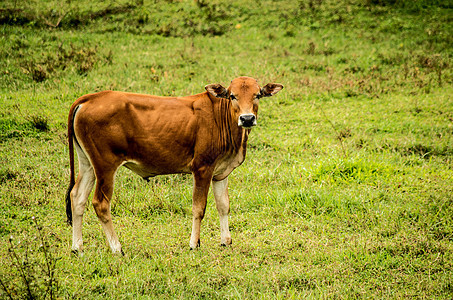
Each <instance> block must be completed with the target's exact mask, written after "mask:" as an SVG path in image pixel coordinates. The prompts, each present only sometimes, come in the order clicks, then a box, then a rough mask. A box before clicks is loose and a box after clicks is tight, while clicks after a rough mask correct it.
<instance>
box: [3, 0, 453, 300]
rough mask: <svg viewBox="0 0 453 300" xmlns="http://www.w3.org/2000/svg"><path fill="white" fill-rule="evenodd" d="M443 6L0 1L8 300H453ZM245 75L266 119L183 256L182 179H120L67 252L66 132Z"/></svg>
mask: <svg viewBox="0 0 453 300" xmlns="http://www.w3.org/2000/svg"><path fill="white" fill-rule="evenodd" d="M452 9H453V5H452V4H451V1H436V0H426V1H391V0H348V1H333V0H311V1H296V0H287V1H267V0H260V1H251V0H243V1H242V0H241V1H239V0H232V1H224V0H213V1H205V0H195V1H191V0H179V1H175V0H173V1H172V0H167V1H163V0H156V1H148V0H142V1H140V0H139V1H126V0H117V1H113V0H112V1H105V2H101V1H99V2H98V1H87V0H83V1H64V2H62V1H49V0H48V1H38V0H35V1H13V0H7V1H2V3H1V4H0V150H1V151H0V201H1V202H0V203H1V209H0V255H1V257H2V259H1V261H0V287H1V288H0V298H2V299H22V298H24V299H41V298H50V299H56V298H71V299H109V298H111V299H125V298H131V299H142V298H172V299H173V298H222V299H223V298H232V299H254V298H263V299H274V298H277V299H287V298H294V299H298V298H315V299H318V298H321V299H331V298H337V299H354V298H397V299H399V298H420V299H425V298H427V299H451V298H453V279H452V278H453V97H452V95H453V87H452V82H453V71H452V70H453V68H452V56H453V47H452V46H453V35H452V32H453V20H452V15H453V14H452V13H453V10H452ZM241 75H248V76H252V77H255V78H257V79H258V81H259V82H260V84H261V85H264V84H266V83H267V82H279V83H282V84H283V85H284V86H285V89H284V90H283V91H281V92H280V93H279V94H278V95H275V96H274V97H272V98H266V99H263V100H262V101H261V103H260V113H259V119H258V126H257V127H256V128H254V129H253V130H252V133H251V135H250V140H249V147H248V153H247V158H246V161H245V162H244V164H243V165H242V166H240V167H239V168H237V169H236V170H235V171H234V172H233V173H232V174H231V176H230V177H229V179H230V189H229V191H230V198H231V213H230V230H231V233H232V238H233V245H232V246H231V247H220V230H219V220H218V215H217V211H216V209H215V205H214V201H213V196H212V194H210V196H209V198H208V208H207V214H206V216H205V219H204V220H203V223H202V232H201V235H202V236H201V248H200V249H198V250H196V251H190V250H189V236H190V230H191V192H192V178H191V176H186V175H184V176H183V175H174V176H164V177H156V178H154V179H152V180H151V181H150V182H149V183H147V182H145V181H144V180H142V179H141V178H139V177H138V176H136V175H134V174H133V173H131V172H130V171H128V170H126V169H120V172H118V174H117V177H116V185H115V192H114V196H113V200H112V214H113V216H114V225H115V228H116V230H117V233H118V235H119V237H120V241H121V242H122V244H123V250H124V251H125V254H126V255H125V256H115V255H112V254H111V252H110V250H109V247H108V245H107V242H106V239H105V236H104V234H103V232H102V229H101V226H100V224H99V222H98V220H97V217H96V215H95V213H94V210H93V208H92V207H91V206H90V205H89V207H88V211H87V212H86V214H85V218H84V242H85V244H84V256H82V257H77V256H75V255H73V254H71V234H72V233H71V232H72V231H71V228H70V227H69V226H68V225H67V224H66V216H65V209H64V197H65V192H66V188H67V186H68V183H69V153H68V146H67V134H66V126H67V124H66V120H67V114H68V111H69V107H70V105H71V104H72V102H73V101H74V100H75V99H77V98H78V97H79V96H81V95H83V94H86V93H92V92H96V91H101V90H106V89H113V90H120V91H129V92H139V93H148V94H155V95H189V94H195V93H199V92H203V91H204V88H203V87H204V86H205V85H206V84H209V83H223V84H224V85H228V83H229V81H230V80H231V79H233V78H235V77H238V76H241Z"/></svg>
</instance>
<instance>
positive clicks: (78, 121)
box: [66, 77, 283, 253]
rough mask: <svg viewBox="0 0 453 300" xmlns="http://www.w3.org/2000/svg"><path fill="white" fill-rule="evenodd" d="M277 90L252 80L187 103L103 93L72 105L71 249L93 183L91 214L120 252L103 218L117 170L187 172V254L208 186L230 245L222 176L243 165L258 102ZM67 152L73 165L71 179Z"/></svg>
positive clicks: (78, 238)
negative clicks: (190, 176)
mask: <svg viewBox="0 0 453 300" xmlns="http://www.w3.org/2000/svg"><path fill="white" fill-rule="evenodd" d="M282 88H283V86H282V85H281V84H276V83H270V84H267V85H266V86H264V87H263V88H260V87H259V86H258V83H257V81H256V80H255V79H253V78H250V77H239V78H236V79H234V80H233V81H232V82H231V85H230V86H229V87H228V88H224V87H223V86H221V85H220V84H210V85H207V86H206V87H205V89H206V92H203V93H200V94H197V95H193V96H187V97H157V96H150V95H141V94H132V93H123V92H112V91H105V92H100V93H96V94H90V95H85V96H82V97H80V98H79V99H77V100H76V101H75V102H74V104H73V105H72V106H71V109H70V112H69V120H68V137H69V154H70V166H71V179H70V186H69V189H68V193H67V196H66V214H67V216H68V222H69V223H70V224H72V225H73V241H72V250H73V251H81V250H82V244H83V242H82V217H83V213H84V211H85V204H86V201H87V198H88V195H89V194H90V192H91V190H92V188H93V186H94V183H95V182H96V188H95V192H94V197H93V206H94V209H95V211H96V214H97V216H98V218H99V220H100V221H101V224H102V227H103V229H104V232H105V234H106V236H107V239H108V242H109V244H110V248H111V250H112V251H113V252H114V253H117V252H119V253H122V249H121V244H120V242H119V241H118V237H117V235H116V233H115V230H114V229H113V224H112V216H111V214H110V200H111V198H112V193H113V182H114V177H115V173H116V171H117V169H118V168H119V167H120V166H125V167H126V168H128V169H130V170H132V171H134V172H135V173H137V174H138V175H140V176H141V177H143V178H145V179H146V178H148V177H152V176H156V175H162V174H174V173H192V174H193V176H194V185H193V204H192V213H193V225H192V235H191V237H190V247H191V248H192V249H194V248H196V247H197V246H199V244H200V224H201V220H202V219H203V216H204V213H205V208H206V199H207V195H208V191H209V186H210V184H211V182H212V190H213V192H214V198H215V201H216V206H217V210H218V212H219V216H220V237H221V244H222V245H229V244H231V235H230V231H229V228H228V213H229V207H230V204H229V198H228V175H229V174H230V173H231V171H233V170H234V169H235V168H236V167H237V166H239V165H240V164H241V163H242V162H243V161H244V158H245V152H246V146H247V137H248V134H249V133H250V128H252V127H253V126H255V125H256V119H257V112H258V102H259V100H258V99H259V98H261V97H268V96H272V95H274V94H275V93H277V92H278V91H280V90H281V89H282ZM74 148H75V150H76V152H77V156H78V161H79V175H78V177H77V180H75V178H74V176H75V175H74V174H75V172H74V171H75V170H74Z"/></svg>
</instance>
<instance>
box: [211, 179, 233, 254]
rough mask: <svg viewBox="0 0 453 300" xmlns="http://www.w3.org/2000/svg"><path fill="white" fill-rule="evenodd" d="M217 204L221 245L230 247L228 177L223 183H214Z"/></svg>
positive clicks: (213, 188)
mask: <svg viewBox="0 0 453 300" xmlns="http://www.w3.org/2000/svg"><path fill="white" fill-rule="evenodd" d="M212 191H213V192H214V198H215V203H216V206H217V211H218V212H219V219H220V243H221V245H223V246H226V245H230V244H231V242H232V240H231V234H230V228H229V226H228V213H229V212H230V199H229V197H228V177H227V178H225V179H224V180H221V181H213V182H212Z"/></svg>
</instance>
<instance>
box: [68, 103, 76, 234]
mask: <svg viewBox="0 0 453 300" xmlns="http://www.w3.org/2000/svg"><path fill="white" fill-rule="evenodd" d="M77 107H78V106H74V105H73V106H72V107H71V110H70V111H69V117H68V142H69V166H70V173H71V174H70V179H69V187H68V190H67V192H66V216H67V218H68V219H67V222H68V224H69V225H71V226H72V205H71V191H72V189H73V187H74V185H75V169H74V115H75V113H76V111H77Z"/></svg>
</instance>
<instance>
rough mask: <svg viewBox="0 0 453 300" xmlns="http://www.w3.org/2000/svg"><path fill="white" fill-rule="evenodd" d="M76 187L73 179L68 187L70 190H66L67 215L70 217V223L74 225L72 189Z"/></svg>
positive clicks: (68, 220)
mask: <svg viewBox="0 0 453 300" xmlns="http://www.w3.org/2000/svg"><path fill="white" fill-rule="evenodd" d="M73 187H74V182H72V181H71V183H70V184H69V187H68V191H67V192H66V216H67V217H68V219H67V221H66V222H68V225H70V226H72V206H71V191H72V188H73Z"/></svg>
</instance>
